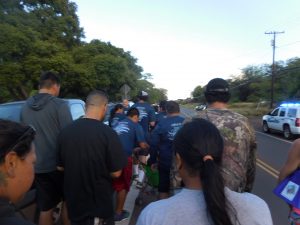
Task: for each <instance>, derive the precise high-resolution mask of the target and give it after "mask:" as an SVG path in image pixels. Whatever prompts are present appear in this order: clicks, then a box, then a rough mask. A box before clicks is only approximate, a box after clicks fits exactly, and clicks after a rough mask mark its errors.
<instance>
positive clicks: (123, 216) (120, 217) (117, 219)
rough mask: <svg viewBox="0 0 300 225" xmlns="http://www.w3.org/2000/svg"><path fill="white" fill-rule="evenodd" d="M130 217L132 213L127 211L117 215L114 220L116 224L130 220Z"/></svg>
mask: <svg viewBox="0 0 300 225" xmlns="http://www.w3.org/2000/svg"><path fill="white" fill-rule="evenodd" d="M129 216H130V213H129V212H128V211H127V210H123V211H122V213H121V214H117V213H115V216H114V220H115V222H121V221H123V220H126V219H128V218H129Z"/></svg>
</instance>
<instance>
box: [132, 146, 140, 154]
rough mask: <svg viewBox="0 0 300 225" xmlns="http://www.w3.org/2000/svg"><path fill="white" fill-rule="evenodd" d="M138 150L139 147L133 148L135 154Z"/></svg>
mask: <svg viewBox="0 0 300 225" xmlns="http://www.w3.org/2000/svg"><path fill="white" fill-rule="evenodd" d="M140 150H141V148H140V147H136V148H134V149H133V153H134V154H136V153H138V152H139V151H140Z"/></svg>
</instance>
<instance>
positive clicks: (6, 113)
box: [0, 99, 85, 122]
mask: <svg viewBox="0 0 300 225" xmlns="http://www.w3.org/2000/svg"><path fill="white" fill-rule="evenodd" d="M64 100H65V101H66V102H68V105H69V108H70V111H71V114H72V118H73V120H76V119H78V118H79V117H81V116H83V115H84V108H85V103H84V101H82V100H80V99H64ZM24 103H25V101H18V102H9V103H4V104H0V118H1V119H8V120H13V121H16V122H19V121H20V116H21V109H22V106H23V105H24Z"/></svg>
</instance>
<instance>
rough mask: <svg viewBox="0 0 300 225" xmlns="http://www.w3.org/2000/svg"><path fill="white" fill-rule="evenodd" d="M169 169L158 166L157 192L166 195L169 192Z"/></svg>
mask: <svg viewBox="0 0 300 225" xmlns="http://www.w3.org/2000/svg"><path fill="white" fill-rule="evenodd" d="M170 170H171V169H170V168H169V167H165V166H164V167H160V166H158V173H159V184H158V192H163V193H167V192H169V191H170Z"/></svg>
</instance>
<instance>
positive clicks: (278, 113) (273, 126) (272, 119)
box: [262, 102, 300, 139]
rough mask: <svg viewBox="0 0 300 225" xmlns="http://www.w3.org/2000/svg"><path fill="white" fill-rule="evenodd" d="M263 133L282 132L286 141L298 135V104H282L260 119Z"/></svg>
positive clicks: (299, 130)
mask: <svg viewBox="0 0 300 225" xmlns="http://www.w3.org/2000/svg"><path fill="white" fill-rule="evenodd" d="M262 123H263V125H262V129H263V131H264V132H266V133H267V132H270V131H272V130H274V131H278V132H282V133H283V136H284V137H285V138H286V139H291V138H292V137H293V136H294V135H299V134H300V102H284V103H282V104H280V106H279V107H277V108H275V109H274V110H273V111H272V112H270V113H268V114H267V115H264V116H263V118H262Z"/></svg>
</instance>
